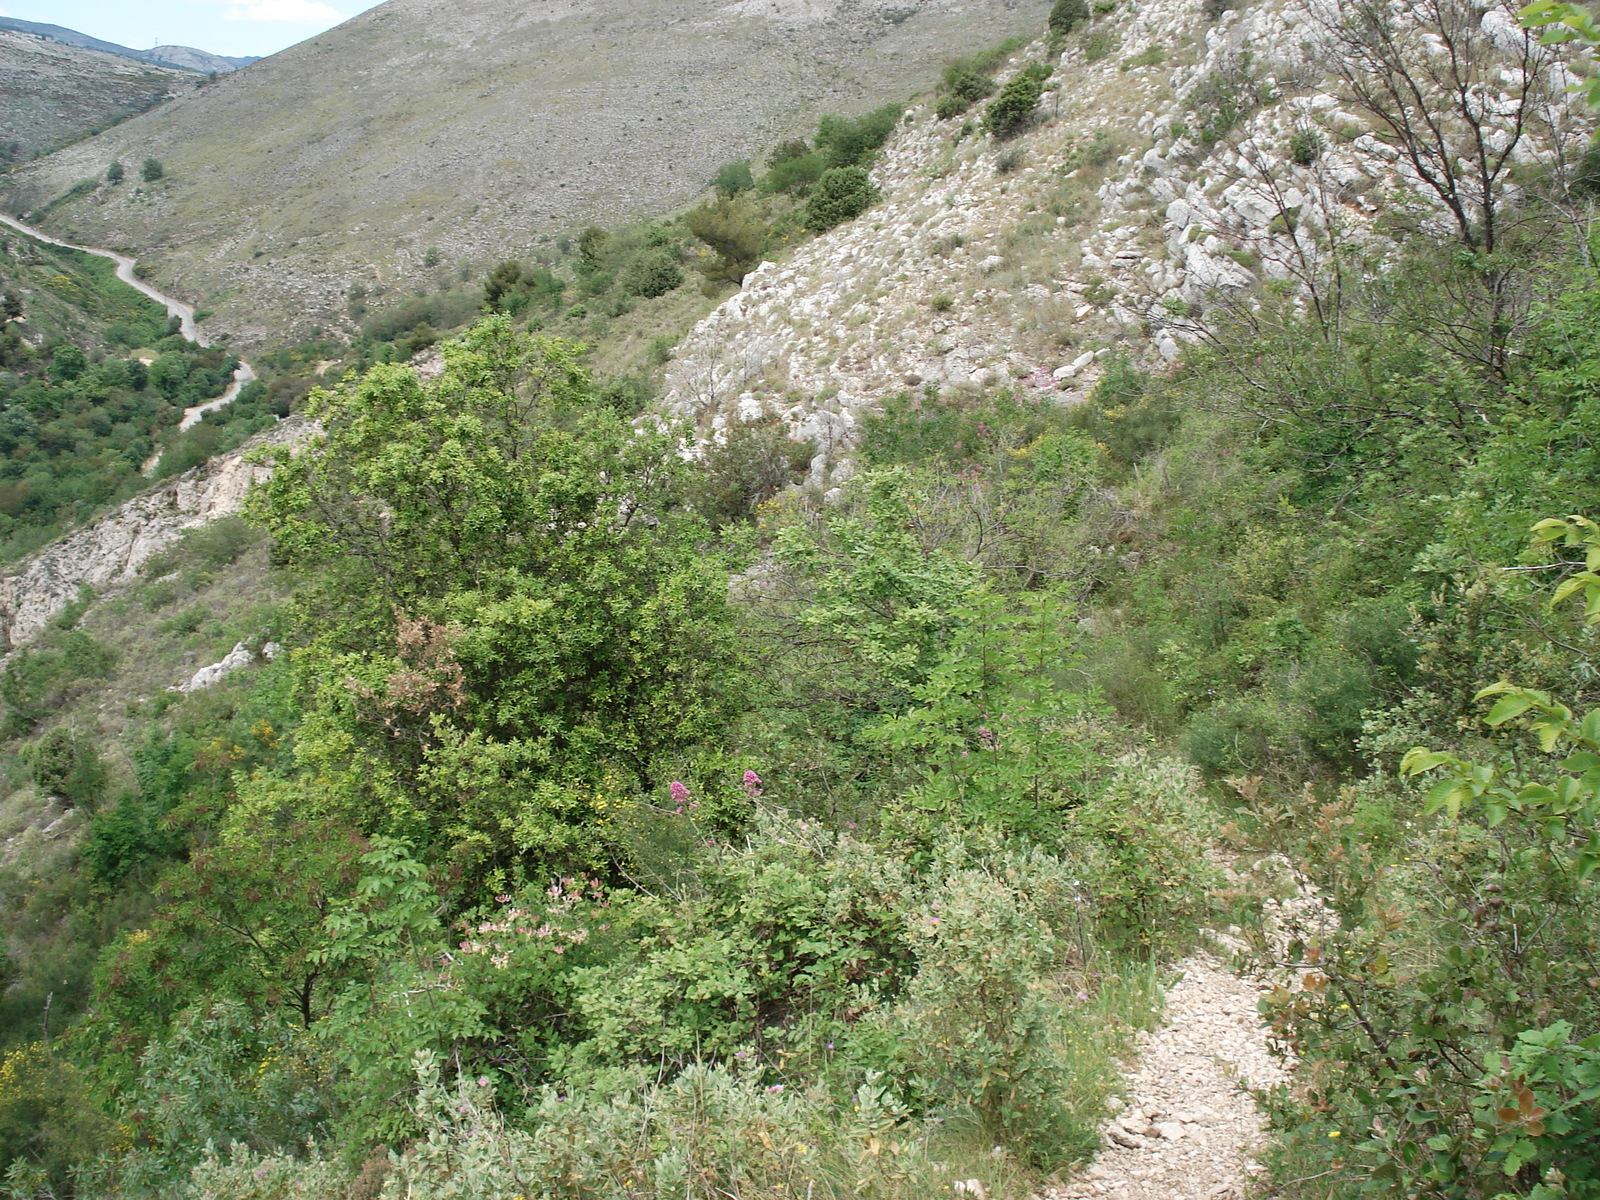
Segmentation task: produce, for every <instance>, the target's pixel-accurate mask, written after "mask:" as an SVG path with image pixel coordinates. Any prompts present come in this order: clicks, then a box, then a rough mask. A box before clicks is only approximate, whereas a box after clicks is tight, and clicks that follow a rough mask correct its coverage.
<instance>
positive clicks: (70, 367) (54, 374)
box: [50, 342, 89, 383]
mask: <svg viewBox="0 0 1600 1200" xmlns="http://www.w3.org/2000/svg"><path fill="white" fill-rule="evenodd" d="M88 365H89V364H88V360H87V359H85V358H84V356H83V351H82V350H80V349H78V347H76V346H74V345H73V344H72V343H70V342H67V343H64V344H62V345H60V346H57V347H56V349H55V353H54V354H52V355H51V356H50V378H51V379H52V380H53V381H54V382H56V383H70V382H72V380H74V379H76V378H77V377H78V376H80V375H82V374H83V372H84V368H85V367H87V366H88Z"/></svg>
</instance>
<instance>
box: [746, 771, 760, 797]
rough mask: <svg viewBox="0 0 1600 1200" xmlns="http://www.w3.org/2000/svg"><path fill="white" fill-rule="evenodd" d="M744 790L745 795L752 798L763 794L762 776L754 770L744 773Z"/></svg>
mask: <svg viewBox="0 0 1600 1200" xmlns="http://www.w3.org/2000/svg"><path fill="white" fill-rule="evenodd" d="M744 791H745V795H747V796H749V797H750V798H751V799H752V800H754V799H755V798H756V797H757V796H759V795H761V776H759V775H757V774H756V773H755V772H754V771H746V772H745V773H744Z"/></svg>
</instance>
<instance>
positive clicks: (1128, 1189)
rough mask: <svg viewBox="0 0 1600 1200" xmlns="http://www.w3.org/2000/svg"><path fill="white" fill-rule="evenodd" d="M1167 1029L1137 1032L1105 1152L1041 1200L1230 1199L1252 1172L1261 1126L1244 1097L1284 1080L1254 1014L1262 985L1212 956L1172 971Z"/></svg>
mask: <svg viewBox="0 0 1600 1200" xmlns="http://www.w3.org/2000/svg"><path fill="white" fill-rule="evenodd" d="M1178 969H1179V970H1180V971H1181V972H1182V978H1181V979H1180V981H1179V982H1178V983H1177V984H1176V985H1175V986H1174V987H1173V988H1172V990H1171V991H1170V992H1168V994H1167V1023H1166V1024H1165V1025H1164V1026H1162V1027H1161V1028H1160V1029H1158V1030H1156V1031H1155V1032H1154V1033H1148V1034H1147V1033H1141V1034H1140V1035H1139V1042H1140V1046H1141V1056H1140V1060H1139V1065H1138V1068H1137V1070H1136V1072H1135V1073H1134V1074H1132V1075H1130V1076H1129V1077H1128V1081H1127V1090H1126V1095H1127V1097H1128V1099H1127V1101H1126V1103H1125V1107H1123V1108H1122V1110H1121V1111H1120V1112H1119V1113H1118V1114H1117V1115H1116V1116H1114V1117H1113V1118H1112V1119H1111V1120H1110V1121H1109V1122H1107V1124H1106V1126H1105V1128H1104V1130H1103V1131H1102V1134H1103V1137H1104V1141H1105V1149H1104V1150H1103V1151H1102V1153H1101V1154H1100V1157H1099V1158H1098V1159H1096V1160H1095V1162H1094V1163H1093V1164H1092V1165H1090V1166H1089V1167H1087V1168H1086V1169H1085V1170H1084V1171H1083V1172H1082V1173H1081V1174H1080V1175H1079V1176H1078V1177H1077V1178H1075V1179H1074V1180H1073V1181H1072V1182H1070V1183H1068V1184H1065V1185H1062V1186H1060V1187H1058V1188H1056V1189H1055V1190H1053V1191H1050V1192H1047V1193H1045V1196H1046V1197H1047V1200H1079V1198H1080V1197H1090V1196H1113V1197H1121V1198H1123V1200H1207V1198H1209V1197H1217V1198H1230V1200H1237V1198H1239V1197H1243V1196H1244V1195H1245V1190H1246V1186H1247V1180H1248V1179H1249V1177H1250V1176H1251V1175H1252V1174H1253V1173H1254V1171H1255V1169H1256V1164H1255V1161H1254V1159H1253V1158H1252V1157H1251V1154H1252V1151H1253V1149H1254V1148H1255V1147H1256V1146H1257V1145H1258V1144H1259V1143H1260V1139H1261V1136H1262V1130H1263V1127H1264V1124H1263V1121H1262V1119H1261V1117H1260V1115H1259V1114H1258V1113H1257V1111H1256V1106H1255V1102H1254V1101H1253V1100H1252V1099H1251V1097H1250V1096H1249V1094H1248V1093H1247V1092H1245V1091H1244V1090H1243V1089H1245V1088H1248V1087H1267V1086H1271V1085H1273V1084H1276V1083H1280V1082H1282V1081H1283V1080H1284V1079H1285V1078H1286V1072H1285V1070H1284V1067H1283V1064H1282V1063H1281V1062H1280V1061H1279V1060H1277V1059H1275V1058H1273V1057H1272V1056H1271V1054H1269V1053H1268V1050H1267V1031H1266V1028H1265V1026H1264V1025H1263V1024H1262V1022H1261V1018H1260V1016H1259V1015H1258V1013H1257V1011H1256V1001H1257V1000H1258V999H1259V998H1260V996H1261V994H1262V992H1263V991H1264V990H1266V985H1264V984H1261V983H1259V982H1257V981H1254V980H1251V979H1248V978H1240V977H1239V976H1237V975H1235V974H1234V973H1233V972H1232V971H1230V970H1229V969H1228V968H1227V966H1226V965H1225V964H1224V963H1223V962H1222V961H1221V960H1220V959H1219V958H1217V957H1215V956H1213V955H1211V954H1204V953H1202V954H1196V955H1193V956H1191V957H1189V958H1187V959H1185V960H1184V961H1183V962H1181V963H1179V964H1178Z"/></svg>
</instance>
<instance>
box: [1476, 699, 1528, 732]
mask: <svg viewBox="0 0 1600 1200" xmlns="http://www.w3.org/2000/svg"><path fill="white" fill-rule="evenodd" d="M1533 705H1534V698H1533V697H1532V696H1530V695H1528V694H1526V693H1523V694H1520V695H1510V696H1501V697H1500V699H1498V700H1496V701H1495V703H1494V707H1493V708H1491V709H1490V710H1489V715H1488V716H1487V717H1485V718H1484V720H1485V721H1486V722H1487V723H1488V724H1489V725H1490V726H1496V725H1504V724H1505V723H1506V722H1507V721H1509V720H1511V719H1512V718H1513V717H1520V716H1521V715H1522V714H1523V713H1525V712H1527V711H1528V710H1529V709H1530V708H1532V707H1533Z"/></svg>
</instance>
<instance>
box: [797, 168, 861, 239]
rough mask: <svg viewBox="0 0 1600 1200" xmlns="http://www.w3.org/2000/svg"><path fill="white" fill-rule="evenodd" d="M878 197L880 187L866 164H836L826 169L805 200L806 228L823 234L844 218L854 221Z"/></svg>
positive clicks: (844, 219)
mask: <svg viewBox="0 0 1600 1200" xmlns="http://www.w3.org/2000/svg"><path fill="white" fill-rule="evenodd" d="M877 200H878V189H877V188H876V187H874V186H873V183H872V176H870V175H868V174H867V169H866V168H865V167H834V168H832V169H831V170H828V171H824V172H823V173H822V178H821V179H819V180H817V186H816V187H814V188H812V189H811V198H810V199H809V200H807V201H806V207H805V218H804V219H805V227H806V228H807V229H809V230H810V231H811V232H812V233H824V232H826V231H827V230H829V229H832V228H833V227H834V226H835V225H838V224H841V223H842V222H844V221H850V220H854V219H855V218H856V217H859V216H860V215H861V214H862V213H864V212H866V211H867V209H869V208H871V207H872V206H873V205H874V204H875V203H877Z"/></svg>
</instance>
